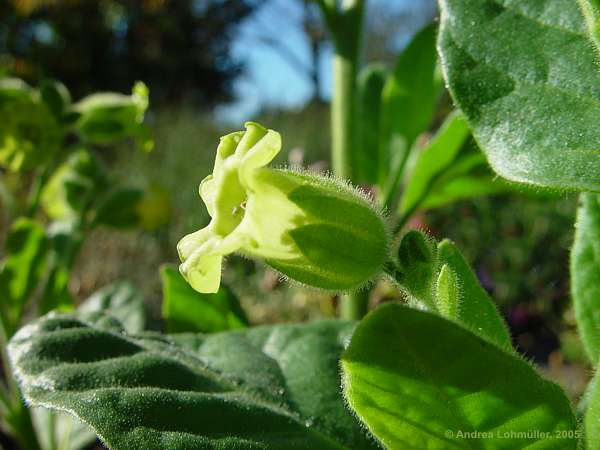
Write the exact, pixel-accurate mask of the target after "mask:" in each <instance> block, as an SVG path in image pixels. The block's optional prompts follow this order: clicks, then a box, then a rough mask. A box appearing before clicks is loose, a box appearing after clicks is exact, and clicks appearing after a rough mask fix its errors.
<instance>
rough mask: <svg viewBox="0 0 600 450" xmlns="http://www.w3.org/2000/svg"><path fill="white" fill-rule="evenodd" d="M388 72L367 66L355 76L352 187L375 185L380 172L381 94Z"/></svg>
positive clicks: (371, 65) (384, 69)
mask: <svg viewBox="0 0 600 450" xmlns="http://www.w3.org/2000/svg"><path fill="white" fill-rule="evenodd" d="M386 77H387V70H386V68H385V66H383V65H381V64H377V63H375V64H370V65H368V66H367V67H365V68H364V69H363V70H362V71H361V72H360V74H359V76H358V82H357V112H356V114H357V117H360V120H358V121H357V123H356V142H357V143H356V145H354V147H353V149H354V151H355V154H354V161H353V163H352V169H353V181H354V182H355V183H359V184H360V183H366V184H371V185H373V184H376V183H377V173H378V170H379V163H378V159H379V136H380V133H381V94H382V91H383V87H384V85H385V81H386Z"/></svg>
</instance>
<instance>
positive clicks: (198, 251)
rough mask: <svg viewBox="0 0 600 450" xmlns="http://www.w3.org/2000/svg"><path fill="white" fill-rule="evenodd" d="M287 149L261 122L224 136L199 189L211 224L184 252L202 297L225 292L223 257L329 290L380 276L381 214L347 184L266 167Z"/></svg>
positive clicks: (187, 241) (187, 271)
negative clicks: (255, 261)
mask: <svg viewBox="0 0 600 450" xmlns="http://www.w3.org/2000/svg"><path fill="white" fill-rule="evenodd" d="M280 149H281V137H280V136H279V134H278V133H276V132H275V131H273V130H267V129H265V128H263V127H262V126H260V125H258V124H255V123H247V124H246V131H245V132H243V131H241V132H237V133H232V134H229V135H227V136H224V137H222V138H221V142H220V144H219V147H218V148H217V157H216V161H215V166H214V170H213V173H212V175H209V176H208V177H206V178H205V179H204V180H203V181H202V183H201V185H200V196H201V197H202V199H203V200H204V203H205V204H206V207H207V209H208V212H209V214H210V215H211V217H212V220H211V222H210V224H209V225H208V226H206V227H205V228H203V229H201V230H199V231H197V232H195V233H192V234H189V235H187V236H185V237H184V238H183V239H182V240H181V241H180V242H179V244H178V246H177V249H178V251H179V256H180V258H181V261H182V264H181V266H180V271H181V273H182V275H183V276H184V277H185V278H186V280H187V281H188V282H189V283H190V284H191V285H192V287H193V288H194V289H196V290H197V291H199V292H204V293H210V292H216V291H217V290H218V288H219V284H220V278H221V264H222V259H223V257H224V256H225V255H227V254H230V253H233V252H238V253H241V254H244V255H247V256H251V257H257V258H261V259H264V260H265V262H266V263H267V264H269V265H270V266H272V267H273V268H275V269H276V270H278V271H279V272H281V273H282V274H284V275H286V276H288V277H289V278H291V279H294V280H296V281H299V282H301V283H304V284H307V285H310V286H314V287H317V288H321V289H326V290H336V291H340V290H343V291H345V290H350V289H355V288H357V287H360V286H361V285H364V284H365V283H368V282H369V281H370V280H371V279H373V278H374V277H375V276H376V275H378V274H379V273H380V271H381V269H382V266H383V264H384V263H385V261H386V260H387V257H388V247H389V242H388V241H389V237H388V232H387V229H386V226H385V223H384V220H383V218H382V216H381V214H380V213H379V212H378V211H376V210H375V208H374V207H373V205H372V204H371V202H370V201H369V200H368V199H367V198H366V197H365V196H364V195H362V194H361V193H360V192H358V191H356V190H355V189H353V188H352V187H350V186H349V185H348V184H346V183H343V182H341V181H338V180H335V179H332V178H329V177H324V176H318V175H315V174H310V173H305V172H297V171H291V170H284V169H271V168H266V167H265V166H266V165H267V164H268V163H269V162H271V161H272V160H273V158H274V157H275V156H276V155H277V153H279V151H280Z"/></svg>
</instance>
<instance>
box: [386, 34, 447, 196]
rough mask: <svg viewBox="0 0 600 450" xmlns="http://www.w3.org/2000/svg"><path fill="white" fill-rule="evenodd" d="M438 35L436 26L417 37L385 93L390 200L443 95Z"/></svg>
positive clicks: (399, 60)
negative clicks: (438, 72) (437, 65)
mask: <svg viewBox="0 0 600 450" xmlns="http://www.w3.org/2000/svg"><path fill="white" fill-rule="evenodd" d="M435 35H436V25H435V24H432V25H429V26H427V27H426V28H424V29H423V30H421V31H420V32H419V33H417V35H416V36H415V37H414V38H413V40H412V41H411V42H410V44H409V45H408V47H406V49H405V50H404V51H403V52H402V53H401V54H400V56H399V57H398V60H397V61H396V66H395V68H394V73H393V74H392V75H391V77H390V78H389V79H388V81H387V82H386V84H385V87H384V89H383V93H382V102H383V103H382V116H381V130H382V131H381V139H382V140H381V143H380V147H379V149H380V156H379V180H380V185H381V186H382V187H385V188H386V190H387V191H388V192H390V194H388V196H393V195H392V193H393V191H395V190H396V189H397V188H398V183H399V182H400V179H401V175H402V170H403V167H404V164H405V162H406V159H407V157H408V152H409V151H410V149H411V147H412V146H413V144H414V142H415V140H416V139H417V137H418V136H419V134H421V133H422V132H423V131H425V130H426V129H427V127H428V126H429V124H430V123H431V120H432V118H433V114H434V112H435V107H436V103H437V100H438V97H439V95H440V92H441V83H440V82H439V79H438V78H437V76H436V61H437V54H436V49H435Z"/></svg>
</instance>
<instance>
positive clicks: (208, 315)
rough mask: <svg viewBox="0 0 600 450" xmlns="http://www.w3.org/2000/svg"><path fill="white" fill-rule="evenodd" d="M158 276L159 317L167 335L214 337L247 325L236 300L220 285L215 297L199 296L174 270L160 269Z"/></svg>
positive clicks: (226, 288)
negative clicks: (184, 333) (160, 288)
mask: <svg viewBox="0 0 600 450" xmlns="http://www.w3.org/2000/svg"><path fill="white" fill-rule="evenodd" d="M160 275H161V278H162V285H163V305H162V314H163V318H164V319H165V320H166V322H167V329H168V331H169V332H171V333H179V332H182V331H200V332H204V333H214V332H217V331H225V330H233V329H236V328H245V327H246V325H248V319H246V315H245V314H244V311H243V310H242V308H241V306H240V302H239V300H238V298H237V297H236V296H235V294H234V293H233V292H232V291H231V289H229V288H228V287H227V286H225V285H224V284H223V283H221V287H220V288H219V291H218V292H217V293H215V294H201V293H200V292H197V291H196V290H194V288H192V287H191V286H190V285H189V283H188V282H187V281H185V279H184V278H183V277H182V276H181V274H180V273H179V271H177V270H176V269H175V268H173V267H170V266H163V267H162V268H161V270H160Z"/></svg>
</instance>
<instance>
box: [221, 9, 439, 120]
mask: <svg viewBox="0 0 600 450" xmlns="http://www.w3.org/2000/svg"><path fill="white" fill-rule="evenodd" d="M300 4H301V2H299V1H297V0H269V2H268V3H267V5H266V6H263V7H262V8H261V9H260V10H259V11H258V12H256V13H255V14H254V15H253V16H252V17H251V18H250V19H248V20H247V21H246V22H245V23H244V24H242V26H241V29H240V32H239V34H238V37H237V38H236V40H235V42H234V46H233V54H234V56H235V57H236V58H237V59H238V60H240V61H244V62H245V63H246V68H247V70H246V74H245V75H244V76H242V77H241V78H240V79H239V80H238V81H237V82H236V85H235V95H236V98H237V99H236V101H234V102H233V103H232V104H230V105H228V106H226V107H223V108H221V110H220V111H219V112H218V115H219V116H220V117H221V118H223V119H225V120H228V121H233V122H239V121H240V120H243V118H245V117H249V116H251V115H252V114H253V113H254V112H256V111H257V110H258V109H259V108H260V107H261V106H263V105H267V106H276V107H282V108H295V107H301V106H302V105H303V104H304V103H305V102H306V101H307V100H308V99H310V98H311V96H312V88H311V84H310V83H309V81H308V80H307V79H306V78H304V76H303V75H302V74H300V73H298V72H296V71H295V70H294V68H293V67H292V66H291V65H290V63H289V62H287V61H286V60H285V59H284V58H283V57H282V56H281V55H280V54H279V53H278V52H277V51H275V50H273V49H272V48H271V47H270V46H269V45H267V44H264V43H262V42H261V40H260V39H259V36H267V37H269V38H272V39H279V40H280V41H281V42H282V44H285V45H286V46H287V47H288V49H289V50H290V51H292V52H294V54H295V55H296V57H297V58H298V59H299V60H301V61H303V62H306V63H308V61H310V59H309V55H310V53H309V48H308V41H307V39H306V37H305V35H304V33H303V31H302V29H301V28H300V27H299V24H300V20H301V17H302V10H301V6H300ZM369 4H370V10H368V11H367V15H369V14H370V16H369V17H372V18H374V19H376V17H374V16H373V15H374V14H381V13H382V12H386V13H388V12H389V14H392V15H402V17H403V19H404V20H402V21H399V23H398V29H397V31H396V32H395V33H396V34H397V38H394V46H395V47H397V48H398V50H400V49H401V48H402V46H403V45H405V44H406V42H407V41H408V40H409V39H410V36H411V35H412V34H414V33H415V32H416V31H418V29H419V28H421V27H422V26H423V25H424V24H425V23H427V22H428V21H429V20H431V17H432V16H433V15H434V14H435V0H369ZM400 22H401V23H400ZM330 63H331V49H327V51H326V52H325V55H324V56H323V58H322V61H321V64H320V72H321V74H322V79H323V91H324V94H325V97H329V94H330V91H331V76H330V72H331V64H330Z"/></svg>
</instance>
